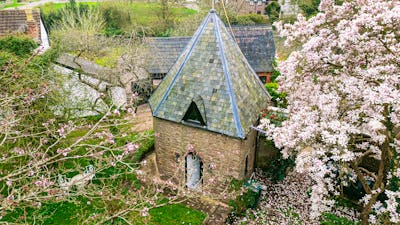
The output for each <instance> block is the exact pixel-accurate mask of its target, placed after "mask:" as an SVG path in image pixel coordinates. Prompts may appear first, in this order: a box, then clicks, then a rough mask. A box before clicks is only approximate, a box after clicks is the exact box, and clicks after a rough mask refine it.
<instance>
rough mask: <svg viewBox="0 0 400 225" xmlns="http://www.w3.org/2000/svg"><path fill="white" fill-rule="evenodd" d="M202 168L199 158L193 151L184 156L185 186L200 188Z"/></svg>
mask: <svg viewBox="0 0 400 225" xmlns="http://www.w3.org/2000/svg"><path fill="white" fill-rule="evenodd" d="M202 169H203V168H202V162H201V160H200V158H199V157H198V156H197V155H194V154H193V153H189V154H188V155H187V156H186V186H187V187H188V188H189V189H199V188H201V183H202V180H201V179H202Z"/></svg>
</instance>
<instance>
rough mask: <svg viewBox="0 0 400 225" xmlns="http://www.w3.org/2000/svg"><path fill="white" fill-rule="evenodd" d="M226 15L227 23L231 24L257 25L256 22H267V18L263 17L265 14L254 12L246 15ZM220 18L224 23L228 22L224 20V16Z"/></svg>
mask: <svg viewBox="0 0 400 225" xmlns="http://www.w3.org/2000/svg"><path fill="white" fill-rule="evenodd" d="M228 17H229V23H230V24H231V25H257V24H267V23H268V22H269V21H268V20H267V18H265V16H263V15H259V14H254V13H251V14H247V15H236V14H232V13H230V14H229V15H228ZM221 20H222V21H223V22H224V23H225V24H228V23H227V21H226V17H224V16H222V17H221Z"/></svg>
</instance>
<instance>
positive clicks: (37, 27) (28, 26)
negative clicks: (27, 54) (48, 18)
mask: <svg viewBox="0 0 400 225" xmlns="http://www.w3.org/2000/svg"><path fill="white" fill-rule="evenodd" d="M9 34H25V35H28V36H29V37H31V38H32V39H33V40H35V41H36V42H37V43H38V44H39V45H40V46H39V47H38V48H37V49H36V50H35V52H36V53H37V54H42V53H43V52H45V51H46V50H47V49H49V48H50V43H49V37H48V35H47V31H46V29H45V27H44V25H43V22H42V19H41V17H40V9H25V10H18V9H7V10H0V37H4V36H7V35H9Z"/></svg>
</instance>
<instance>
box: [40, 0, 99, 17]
mask: <svg viewBox="0 0 400 225" xmlns="http://www.w3.org/2000/svg"><path fill="white" fill-rule="evenodd" d="M65 4H66V3H53V2H50V3H46V4H44V5H42V6H39V8H40V10H41V12H42V13H44V14H48V13H50V12H52V11H55V10H60V9H62V8H64V6H65ZM78 4H84V5H97V4H98V3H97V2H78Z"/></svg>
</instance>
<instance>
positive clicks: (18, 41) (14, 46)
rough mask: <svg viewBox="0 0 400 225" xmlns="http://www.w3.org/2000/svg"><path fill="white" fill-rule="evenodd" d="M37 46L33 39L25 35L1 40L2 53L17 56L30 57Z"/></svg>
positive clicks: (10, 36)
mask: <svg viewBox="0 0 400 225" xmlns="http://www.w3.org/2000/svg"><path fill="white" fill-rule="evenodd" d="M37 46H38V45H37V44H36V43H35V41H34V40H32V38H30V37H28V36H24V35H19V36H12V35H9V36H6V37H5V38H1V39H0V51H4V52H9V53H12V54H15V55H17V56H27V55H30V54H32V51H33V50H34V49H35V48H37Z"/></svg>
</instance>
